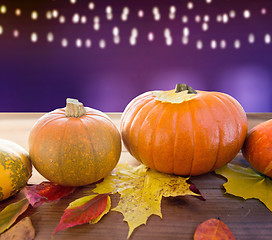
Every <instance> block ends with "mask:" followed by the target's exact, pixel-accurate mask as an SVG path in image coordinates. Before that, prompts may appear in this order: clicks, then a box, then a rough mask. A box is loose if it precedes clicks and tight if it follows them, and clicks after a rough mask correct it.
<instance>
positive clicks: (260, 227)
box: [0, 113, 272, 240]
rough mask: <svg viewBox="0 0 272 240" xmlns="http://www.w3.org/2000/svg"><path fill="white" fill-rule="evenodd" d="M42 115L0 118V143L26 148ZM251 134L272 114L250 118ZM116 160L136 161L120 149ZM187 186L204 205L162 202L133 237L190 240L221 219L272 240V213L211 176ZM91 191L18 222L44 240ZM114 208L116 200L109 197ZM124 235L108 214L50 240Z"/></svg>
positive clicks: (113, 239)
mask: <svg viewBox="0 0 272 240" xmlns="http://www.w3.org/2000/svg"><path fill="white" fill-rule="evenodd" d="M42 115H43V113H0V138H4V139H9V140H11V141H14V142H16V143H18V144H20V145H21V146H23V147H24V148H26V149H28V145H27V140H28V135H29V132H30V129H31V127H32V126H33V125H34V123H35V122H36V121H37V119H38V118H39V117H41V116H42ZM108 115H109V117H110V118H111V119H112V120H113V121H114V123H115V124H116V125H117V126H118V127H119V124H120V117H121V114H120V113H108ZM247 116H248V125H249V129H251V128H252V127H254V126H255V125H257V124H258V123H261V122H263V121H265V120H268V119H271V118H272V113H248V114H247ZM120 161H129V162H131V163H132V164H135V163H136V161H135V160H134V159H133V157H131V156H130V154H129V153H128V152H127V151H126V149H125V148H124V147H123V150H122V154H121V159H120ZM233 161H234V162H236V163H239V164H242V165H243V164H246V162H245V160H244V158H243V156H242V154H241V153H239V154H238V155H237V156H236V158H235V159H234V160H233ZM43 180H44V178H43V177H41V176H40V175H39V174H38V173H37V172H36V171H35V170H34V171H33V176H32V177H31V179H30V181H29V183H30V184H34V183H40V182H41V181H43ZM191 181H192V182H193V183H194V184H195V185H196V187H197V188H198V189H199V190H200V192H201V193H202V195H203V197H204V198H205V199H206V201H200V200H199V199H197V198H195V197H192V196H186V197H175V198H163V200H162V215H163V218H162V219H161V218H159V217H158V216H151V217H150V218H149V220H148V221H147V225H145V226H140V227H139V228H137V229H136V230H135V231H134V233H133V234H132V236H131V238H130V239H131V240H136V239H141V240H143V239H147V240H148V239H159V240H162V239H173V240H174V239H175V240H176V239H184V240H187V239H193V234H194V231H195V229H196V227H197V226H198V224H200V223H201V222H203V221H205V220H207V219H209V218H219V219H221V220H222V221H223V222H224V223H225V224H227V225H228V227H229V228H230V229H231V231H232V232H233V233H234V235H235V237H236V239H240V240H248V239H252V240H266V239H267V240H271V239H272V213H271V212H270V211H269V210H268V209H267V208H266V207H265V206H264V204H262V203H261V202H259V201H258V200H255V199H250V200H246V201H245V200H243V199H242V198H238V197H234V196H231V195H228V194H225V193H224V192H225V191H224V189H223V187H222V184H223V183H225V179H224V178H223V177H221V176H218V175H216V174H215V173H209V174H205V175H202V176H198V177H192V178H191ZM92 187H93V186H86V187H80V188H78V189H77V190H76V191H75V192H74V193H73V194H72V195H70V196H68V197H65V198H63V199H61V200H60V201H59V202H57V203H48V204H43V205H42V206H40V207H38V208H36V209H34V208H32V207H29V209H28V210H27V211H26V212H25V213H24V214H23V215H22V216H21V217H20V218H19V220H20V219H22V218H23V217H26V216H29V217H30V218H31V220H32V223H33V226H34V228H35V230H36V238H35V239H40V240H44V239H45V240H48V239H51V238H52V236H51V235H52V232H53V231H54V229H55V228H56V226H57V224H58V222H59V220H60V218H61V215H62V214H63V211H64V209H65V208H66V207H67V206H68V204H69V203H70V202H72V201H73V200H75V199H77V198H80V197H82V196H86V195H89V193H90V190H91V189H92ZM22 197H23V194H22V193H19V194H17V195H16V196H13V197H11V198H9V199H7V200H5V201H2V202H1V203H0V210H2V209H3V208H4V207H5V206H7V205H8V204H10V203H12V202H15V201H17V200H19V199H20V198H22ZM111 198H112V206H113V207H114V206H116V204H117V203H118V199H119V196H118V195H117V194H115V195H112V196H111ZM127 233H128V226H127V223H125V222H123V216H122V215H121V214H120V213H117V212H114V211H111V212H110V213H109V214H108V215H106V216H105V217H103V218H102V220H101V221H100V222H99V223H97V224H95V225H89V224H84V225H81V226H76V227H73V228H71V229H67V230H64V231H62V232H60V233H58V234H56V235H55V236H54V237H53V238H52V239H56V240H58V239H66V240H67V239H68V240H69V239H81V240H82V239H96V240H100V239H103V240H104V239H110V240H117V239H118V240H120V239H126V237H127Z"/></svg>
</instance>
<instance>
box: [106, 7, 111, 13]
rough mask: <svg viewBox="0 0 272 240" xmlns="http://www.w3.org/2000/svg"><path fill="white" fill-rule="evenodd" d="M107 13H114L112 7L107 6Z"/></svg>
mask: <svg viewBox="0 0 272 240" xmlns="http://www.w3.org/2000/svg"><path fill="white" fill-rule="evenodd" d="M106 13H107V14H110V13H112V7H111V6H107V7H106Z"/></svg>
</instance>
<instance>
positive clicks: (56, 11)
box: [52, 9, 59, 18]
mask: <svg viewBox="0 0 272 240" xmlns="http://www.w3.org/2000/svg"><path fill="white" fill-rule="evenodd" d="M58 16H59V11H58V10H57V9H53V10H52V17H53V18H57V17H58Z"/></svg>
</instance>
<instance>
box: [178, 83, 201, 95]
mask: <svg viewBox="0 0 272 240" xmlns="http://www.w3.org/2000/svg"><path fill="white" fill-rule="evenodd" d="M186 90H187V91H188V93H189V94H197V92H196V90H194V89H193V88H192V87H190V86H188V85H187V84H184V83H183V84H180V83H178V84H177V85H176V89H175V93H179V92H182V91H186Z"/></svg>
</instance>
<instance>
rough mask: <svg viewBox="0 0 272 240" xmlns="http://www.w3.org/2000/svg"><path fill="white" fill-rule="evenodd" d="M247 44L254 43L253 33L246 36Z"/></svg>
mask: <svg viewBox="0 0 272 240" xmlns="http://www.w3.org/2000/svg"><path fill="white" fill-rule="evenodd" d="M248 42H249V43H251V44H252V43H254V42H255V36H254V34H253V33H250V34H249V35H248Z"/></svg>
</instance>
